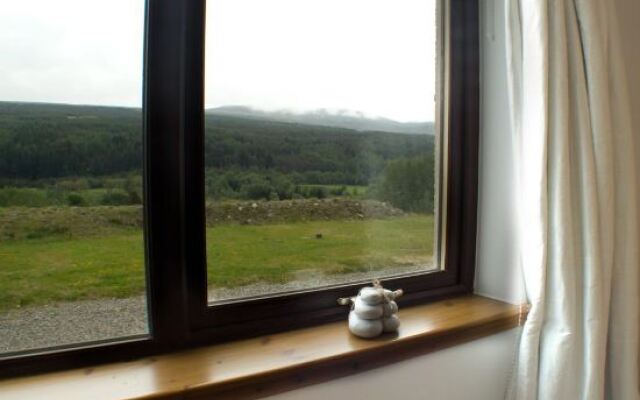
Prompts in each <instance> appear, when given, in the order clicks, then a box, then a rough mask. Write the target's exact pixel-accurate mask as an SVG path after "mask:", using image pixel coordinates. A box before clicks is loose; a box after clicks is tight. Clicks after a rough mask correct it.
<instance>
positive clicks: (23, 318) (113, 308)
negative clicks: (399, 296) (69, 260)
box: [0, 265, 429, 353]
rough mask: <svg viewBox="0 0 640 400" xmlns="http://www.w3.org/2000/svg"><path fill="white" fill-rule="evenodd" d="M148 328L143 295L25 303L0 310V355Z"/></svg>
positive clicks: (313, 275)
mask: <svg viewBox="0 0 640 400" xmlns="http://www.w3.org/2000/svg"><path fill="white" fill-rule="evenodd" d="M428 269H429V267H428V266H425V265H413V266H406V267H394V268H392V269H388V270H375V271H373V270H372V271H366V272H357V273H349V274H337V275H324V274H322V273H319V272H318V271H301V272H299V274H298V275H297V277H296V278H295V279H294V280H292V281H290V282H287V283H283V284H266V283H260V284H253V285H247V286H240V287H234V288H213V289H211V290H210V291H209V301H221V300H227V299H231V298H236V299H237V298H240V297H256V296H262V295H265V294H267V293H283V292H292V291H299V290H305V289H311V288H318V287H322V286H329V285H335V284H341V283H344V282H345V281H349V282H362V283H363V285H364V284H366V283H367V281H370V280H371V279H372V278H374V277H382V278H384V277H385V276H390V275H399V274H406V273H413V272H422V271H426V270H428ZM390 289H398V288H390ZM354 295H355V293H354ZM147 332H148V328H147V310H146V301H145V298H144V297H142V296H137V297H131V298H126V299H98V300H83V301H77V302H69V303H57V304H52V305H47V306H38V307H25V308H21V309H16V310H11V311H9V312H7V313H5V314H0V353H7V352H15V351H23V350H30V349H38V348H43V347H52V346H61V345H68V344H73V343H82V342H89V341H97V340H107V339H114V338H119V337H125V336H131V335H140V334H146V333H147Z"/></svg>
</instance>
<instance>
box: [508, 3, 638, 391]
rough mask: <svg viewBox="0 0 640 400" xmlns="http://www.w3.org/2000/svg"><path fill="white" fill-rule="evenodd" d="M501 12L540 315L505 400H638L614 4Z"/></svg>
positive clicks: (524, 6) (633, 268) (524, 255)
mask: <svg viewBox="0 0 640 400" xmlns="http://www.w3.org/2000/svg"><path fill="white" fill-rule="evenodd" d="M504 1H505V4H506V15H507V47H508V51H507V54H508V64H509V89H510V102H511V114H512V120H513V124H514V126H513V131H514V134H515V136H516V140H515V142H516V149H515V151H516V164H517V168H516V169H517V176H518V184H517V191H518V200H517V202H518V205H517V207H518V212H519V233H520V243H519V252H520V259H521V264H522V268H523V275H524V279H525V287H526V291H527V297H528V300H529V302H530V304H531V310H530V313H529V317H528V319H527V321H526V323H525V326H524V329H523V333H522V338H521V342H520V345H519V350H518V352H519V354H518V360H517V364H516V370H515V373H514V379H513V382H512V385H511V386H510V390H509V393H508V398H511V399H541V400H555V399H559V400H574V399H620V400H634V399H640V395H639V388H638V381H639V369H638V359H639V357H638V355H639V347H638V339H639V337H638V336H639V333H640V332H639V324H640V301H639V291H640V273H639V272H640V258H639V252H638V248H639V247H640V236H639V225H640V223H639V219H638V207H639V205H640V203H638V193H637V188H636V185H635V183H636V182H638V180H637V176H636V174H637V173H638V172H637V171H636V169H635V166H634V156H639V155H640V154H637V152H636V150H635V147H634V146H635V145H634V142H633V136H632V129H631V116H630V112H631V110H630V106H629V95H628V93H627V85H626V78H625V73H624V65H623V64H622V63H623V61H624V54H622V53H621V51H620V47H619V43H618V34H617V32H616V31H617V27H616V24H615V10H613V9H612V7H613V2H612V1H611V0H504ZM638 23H640V21H639V22H638ZM638 41H639V43H638V45H640V38H638Z"/></svg>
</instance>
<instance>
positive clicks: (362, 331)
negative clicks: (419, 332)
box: [338, 279, 402, 339]
mask: <svg viewBox="0 0 640 400" xmlns="http://www.w3.org/2000/svg"><path fill="white" fill-rule="evenodd" d="M400 296H402V289H399V290H396V291H393V292H392V291H391V290H387V289H385V288H383V287H382V285H381V284H380V281H379V280H377V279H376V280H374V281H373V286H367V287H363V288H362V289H360V292H359V293H358V295H357V296H356V297H348V298H342V299H339V300H338V303H339V304H341V305H345V306H346V305H350V306H351V312H350V313H349V330H350V331H351V333H353V334H354V335H356V336H358V337H361V338H365V339H371V338H374V337H377V336H380V335H381V334H382V333H383V332H384V333H388V332H397V331H398V327H399V326H400V319H399V318H398V315H397V314H398V304H397V303H396V302H395V299H397V298H398V297H400Z"/></svg>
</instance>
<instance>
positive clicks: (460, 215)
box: [0, 0, 479, 377]
mask: <svg viewBox="0 0 640 400" xmlns="http://www.w3.org/2000/svg"><path fill="white" fill-rule="evenodd" d="M444 1H445V3H447V6H446V7H445V8H446V9H447V12H446V13H445V15H446V17H447V21H446V25H447V27H448V34H447V35H445V38H446V43H445V48H446V49H447V51H446V57H445V62H444V67H445V73H444V76H445V82H444V85H445V86H446V92H447V95H446V97H444V101H446V104H445V107H446V109H447V112H446V113H445V114H444V115H446V120H445V121H443V122H444V125H445V126H446V134H447V139H446V140H447V156H446V157H444V158H443V159H444V160H445V161H446V169H447V179H446V192H447V195H446V200H445V201H446V202H447V204H446V209H447V212H446V217H445V218H446V220H445V221H444V224H443V225H444V226H445V227H446V229H444V234H445V240H444V251H443V254H444V257H443V263H444V269H443V270H441V271H436V272H430V273H418V274H411V275H406V276H401V277H396V278H391V279H387V280H385V284H386V285H387V286H388V287H393V288H396V287H401V288H403V289H404V290H405V292H406V295H405V296H404V297H403V298H402V299H401V301H400V305H401V306H407V305H412V304H418V303H424V302H428V301H432V300H436V299H440V298H443V297H447V296H454V295H462V294H468V293H471V292H472V291H473V281H474V279H473V278H474V266H475V247H476V246H475V242H476V239H475V237H476V213H477V166H478V131H479V13H478V11H479V10H478V0H444ZM205 3H206V0H184V1H176V0H147V13H146V14H147V20H146V29H145V32H146V34H145V63H144V72H145V85H144V107H143V110H144V112H143V126H144V129H143V131H144V144H145V146H144V186H145V253H146V265H147V268H146V274H147V299H148V301H147V304H148V314H149V332H150V333H149V335H140V336H135V337H129V338H117V339H114V340H116V341H104V342H92V343H82V344H79V345H74V346H61V347H56V348H49V349H44V350H38V351H32V352H20V353H13V354H2V355H0V377H7V376H16V375H23V374H28V373H35V372H43V371H51V370H57V369H65V368H76V367H80V366H86V365H92V364H99V363H105V362H114V361H120V360H127V359H133V358H137V357H140V356H144V355H149V354H157V353H162V352H168V351H174V350H179V349H183V348H185V347H190V346H197V345H203V344H209V343H213V342H219V341H224V340H230V339H237V338H240V337H249V336H256V335H262V334H269V333H274V332H278V331H284V330H290V329H294V328H300V327H304V326H310V325H314V324H320V323H325V322H329V321H333V320H337V319H340V318H344V317H345V315H346V313H347V311H348V310H346V309H345V308H344V307H341V306H338V305H337V303H336V299H337V298H339V297H344V296H349V295H353V293H355V291H356V290H357V288H358V287H360V286H361V284H347V285H340V286H333V287H328V288H319V289H316V290H308V291H303V292H299V293H290V294H279V295H274V296H270V297H263V298H255V299H245V300H238V301H230V302H226V303H220V304H214V305H209V304H208V300H207V282H206V254H205V244H206V236H205V223H204V220H205V213H204V209H205V205H204V151H203V144H204V85H203V83H204V28H205Z"/></svg>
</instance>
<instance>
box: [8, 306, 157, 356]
mask: <svg viewBox="0 0 640 400" xmlns="http://www.w3.org/2000/svg"><path fill="white" fill-rule="evenodd" d="M147 332H148V331H147V310H146V302H145V300H144V298H143V297H140V296H138V297H131V298H127V299H99V300H84V301H76V302H68V303H57V304H53V305H47V306H38V307H25V308H21V309H16V310H11V311H9V312H8V313H6V314H0V353H6V352H14V351H22V350H30V349H37V348H43V347H52V346H61V345H67V344H73V343H81V342H90V341H96V340H105V339H113V338H118V337H124V336H131V335H139V334H145V333H147Z"/></svg>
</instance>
